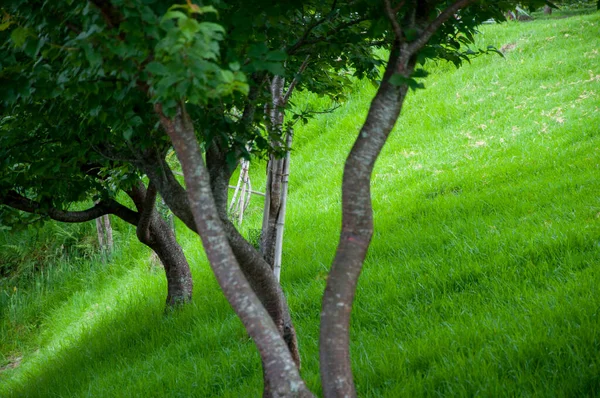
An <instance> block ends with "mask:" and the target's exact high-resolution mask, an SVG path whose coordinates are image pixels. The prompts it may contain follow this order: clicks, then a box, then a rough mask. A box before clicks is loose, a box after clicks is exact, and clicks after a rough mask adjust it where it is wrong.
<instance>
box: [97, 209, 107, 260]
mask: <svg viewBox="0 0 600 398" xmlns="http://www.w3.org/2000/svg"><path fill="white" fill-rule="evenodd" d="M95 221H96V233H97V235H98V246H99V247H100V253H102V256H103V257H104V254H103V253H104V250H105V249H104V228H103V227H102V217H98V218H96V220H95Z"/></svg>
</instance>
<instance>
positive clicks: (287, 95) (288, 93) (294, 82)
mask: <svg viewBox="0 0 600 398" xmlns="http://www.w3.org/2000/svg"><path fill="white" fill-rule="evenodd" d="M309 59H310V54H308V55H307V56H306V59H304V62H302V65H300V68H298V72H297V73H296V76H294V80H292V82H291V83H290V86H289V87H288V89H287V91H286V92H285V94H284V96H283V101H282V102H283V106H285V105H286V104H287V102H288V100H289V99H290V96H291V95H292V92H293V91H294V88H296V85H297V84H298V76H300V75H301V74H302V72H304V70H305V69H306V67H307V66H308V60H309Z"/></svg>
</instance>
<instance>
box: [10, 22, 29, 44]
mask: <svg viewBox="0 0 600 398" xmlns="http://www.w3.org/2000/svg"><path fill="white" fill-rule="evenodd" d="M28 35H29V32H28V30H27V28H24V27H22V26H19V27H18V28H16V29H14V30H13V31H12V32H11V34H10V39H11V40H12V41H13V43H15V47H21V46H22V45H23V44H25V40H27V36H28Z"/></svg>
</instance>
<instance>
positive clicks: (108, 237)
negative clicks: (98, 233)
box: [102, 214, 114, 253]
mask: <svg viewBox="0 0 600 398" xmlns="http://www.w3.org/2000/svg"><path fill="white" fill-rule="evenodd" d="M102 221H103V222H104V230H105V231H106V248H107V250H108V252H109V253H110V252H112V250H113V246H114V242H113V231H112V225H111V224H110V216H109V215H108V214H105V215H104V216H103V217H102Z"/></svg>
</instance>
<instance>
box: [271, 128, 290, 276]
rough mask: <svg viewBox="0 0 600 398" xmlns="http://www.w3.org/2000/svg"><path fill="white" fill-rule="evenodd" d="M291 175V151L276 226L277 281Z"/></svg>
mask: <svg viewBox="0 0 600 398" xmlns="http://www.w3.org/2000/svg"><path fill="white" fill-rule="evenodd" d="M292 134H293V132H292V130H291V129H290V130H289V131H288V134H287V138H286V144H287V147H288V148H290V147H291V146H292ZM289 175H290V151H289V150H288V151H287V153H286V154H285V160H284V163H283V173H282V175H281V207H280V208H279V215H278V216H277V225H276V227H275V255H274V258H273V272H274V273H275V278H277V281H279V280H280V279H281V256H282V253H283V228H284V226H285V210H286V205H287V196H288V181H289Z"/></svg>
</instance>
